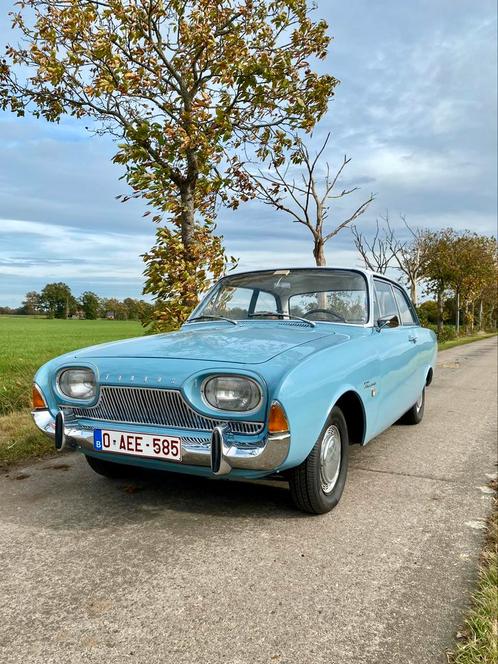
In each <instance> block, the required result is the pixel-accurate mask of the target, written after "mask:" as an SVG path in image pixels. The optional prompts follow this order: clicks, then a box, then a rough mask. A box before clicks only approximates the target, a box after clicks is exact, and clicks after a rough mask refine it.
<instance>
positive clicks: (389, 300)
mask: <svg viewBox="0 0 498 664" xmlns="http://www.w3.org/2000/svg"><path fill="white" fill-rule="evenodd" d="M373 281H374V296H375V301H374V307H375V322H377V320H378V319H379V318H385V317H391V316H397V317H398V320H400V319H401V314H400V311H399V309H398V305H397V303H396V298H395V295H394V290H393V289H394V286H393V285H392V284H391V282H389V281H387V280H384V279H380V278H377V277H376V278H374V280H373ZM410 335H411V332H410V328H409V327H408V326H406V327H405V326H403V325H398V326H397V327H389V326H385V327H383V328H382V329H381V330H379V331H378V332H375V337H374V345H375V347H376V351H377V357H378V360H379V374H378V381H377V382H378V393H377V398H378V401H377V404H378V408H377V426H376V429H377V431H378V432H379V431H382V430H384V429H386V428H387V427H388V426H390V425H391V424H392V423H393V422H395V421H396V420H397V419H398V418H399V417H401V415H403V414H404V413H405V412H406V411H407V410H408V409H409V408H410V407H411V406H412V405H413V404H414V403H415V401H416V400H417V399H416V398H415V399H413V400H412V391H413V385H412V384H413V373H414V372H415V366H414V352H413V346H414V344H413V342H412V341H410Z"/></svg>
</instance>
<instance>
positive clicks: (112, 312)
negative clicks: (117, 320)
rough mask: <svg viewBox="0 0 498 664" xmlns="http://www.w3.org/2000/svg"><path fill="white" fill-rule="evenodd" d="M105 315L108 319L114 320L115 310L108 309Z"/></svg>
mask: <svg viewBox="0 0 498 664" xmlns="http://www.w3.org/2000/svg"><path fill="white" fill-rule="evenodd" d="M105 317H106V318H107V320H114V311H106V312H105Z"/></svg>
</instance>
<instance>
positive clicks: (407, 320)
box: [394, 287, 417, 325]
mask: <svg viewBox="0 0 498 664" xmlns="http://www.w3.org/2000/svg"><path fill="white" fill-rule="evenodd" d="M394 297H395V298H396V302H397V303H398V309H399V313H400V316H401V325H416V324H417V321H416V320H415V317H414V315H413V312H412V309H411V307H410V305H409V304H408V300H407V299H406V295H405V294H404V293H403V291H402V290H401V289H400V288H396V287H395V288H394Z"/></svg>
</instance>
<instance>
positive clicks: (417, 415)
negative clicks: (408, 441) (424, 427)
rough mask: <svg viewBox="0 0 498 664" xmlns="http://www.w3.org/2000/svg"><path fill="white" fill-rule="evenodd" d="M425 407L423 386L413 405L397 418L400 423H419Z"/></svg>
mask: <svg viewBox="0 0 498 664" xmlns="http://www.w3.org/2000/svg"><path fill="white" fill-rule="evenodd" d="M424 408H425V387H424V389H423V390H422V394H421V395H420V397H419V399H418V400H417V402H416V403H414V404H413V406H412V407H411V408H410V410H408V411H407V412H406V413H405V414H404V415H403V417H402V418H401V419H400V420H399V422H400V423H401V424H419V423H420V422H422V419H423V417H424Z"/></svg>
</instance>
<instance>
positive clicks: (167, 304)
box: [144, 227, 234, 330]
mask: <svg viewBox="0 0 498 664" xmlns="http://www.w3.org/2000/svg"><path fill="white" fill-rule="evenodd" d="M196 233H197V234H198V235H199V241H198V243H197V244H196V247H195V248H194V250H196V251H198V255H194V261H193V262H192V266H191V269H190V271H187V270H186V269H185V264H184V262H183V260H182V259H181V251H182V247H181V242H180V238H178V236H176V237H174V236H172V234H171V232H170V230H169V229H168V228H164V227H161V228H158V229H157V232H156V244H155V246H154V247H153V248H152V249H151V250H150V252H148V253H147V254H145V256H144V258H145V262H146V264H147V267H146V269H145V271H144V275H145V277H146V281H145V286H144V293H145V294H147V293H150V294H153V295H155V296H156V298H157V303H158V306H157V307H156V308H155V311H154V315H153V321H154V323H155V327H158V328H159V329H163V330H173V329H175V328H176V327H177V325H178V322H181V321H184V320H185V319H186V318H187V316H188V315H189V313H190V312H191V311H192V309H193V308H194V307H195V305H196V304H197V302H198V299H199V293H202V292H203V291H206V290H207V289H208V287H209V285H210V281H211V278H213V279H218V278H219V277H220V276H221V275H222V274H223V272H224V271H225V268H226V259H225V257H224V255H223V254H222V252H221V251H220V248H219V247H218V246H217V245H216V243H218V242H219V243H220V245H221V239H220V238H214V244H212V245H210V244H209V231H208V229H207V228H206V227H204V228H197V229H196ZM203 239H204V240H205V244H204V242H203ZM206 246H208V247H209V248H210V250H211V251H212V255H210V254H209V253H208V254H206V251H205V247H206ZM202 247H204V249H202ZM233 260H234V259H232V261H233ZM166 265H168V270H165V266H166ZM180 289H181V290H180Z"/></svg>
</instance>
